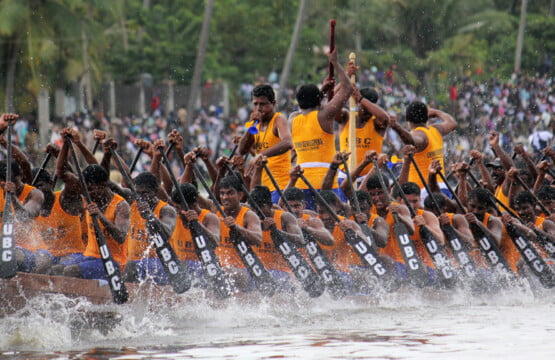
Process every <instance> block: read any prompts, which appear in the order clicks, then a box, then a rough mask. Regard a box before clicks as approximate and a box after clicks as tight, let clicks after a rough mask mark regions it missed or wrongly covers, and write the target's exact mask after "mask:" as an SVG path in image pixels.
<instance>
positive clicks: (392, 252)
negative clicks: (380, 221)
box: [370, 202, 405, 264]
mask: <svg viewBox="0 0 555 360" xmlns="http://www.w3.org/2000/svg"><path fill="white" fill-rule="evenodd" d="M391 203H392V204H396V203H395V202H391ZM370 212H371V213H377V210H376V207H375V206H374V205H372V209H371V210H370ZM384 220H385V222H386V223H387V225H388V226H389V237H388V239H387V244H386V245H385V247H384V248H381V249H380V253H381V254H383V255H387V256H389V257H390V258H392V259H393V260H395V261H397V262H400V263H402V264H404V263H405V260H404V259H403V254H401V249H400V248H399V244H398V243H397V238H396V237H395V231H394V230H393V226H394V225H395V219H394V218H393V214H391V213H390V212H388V213H387V215H386V217H385V218H384Z"/></svg>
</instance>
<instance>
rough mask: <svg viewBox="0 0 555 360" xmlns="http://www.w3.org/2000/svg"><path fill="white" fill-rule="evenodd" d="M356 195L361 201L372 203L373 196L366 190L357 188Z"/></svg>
mask: <svg viewBox="0 0 555 360" xmlns="http://www.w3.org/2000/svg"><path fill="white" fill-rule="evenodd" d="M355 196H356V197H357V200H358V202H359V203H363V202H367V203H368V204H370V205H372V198H371V197H370V194H368V192H366V191H364V190H357V191H355Z"/></svg>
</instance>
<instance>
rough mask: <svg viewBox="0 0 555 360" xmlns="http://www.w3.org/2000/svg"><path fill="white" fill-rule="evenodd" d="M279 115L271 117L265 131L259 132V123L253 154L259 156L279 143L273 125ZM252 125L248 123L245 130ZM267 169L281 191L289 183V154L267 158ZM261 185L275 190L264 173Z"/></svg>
mask: <svg viewBox="0 0 555 360" xmlns="http://www.w3.org/2000/svg"><path fill="white" fill-rule="evenodd" d="M279 115H281V113H279V112H276V113H274V116H273V117H272V120H270V122H269V123H268V126H267V127H266V130H261V129H260V126H261V124H260V123H259V124H258V125H257V126H256V128H257V129H258V134H256V135H254V144H253V148H254V152H255V153H256V154H260V153H261V152H262V151H264V150H267V149H269V148H271V147H273V146H275V145H276V144H277V143H279V142H280V141H281V139H280V138H279V137H277V136H276V135H274V124H275V120H276V118H277V117H278V116H279ZM253 125H254V122H252V121H249V122H247V124H246V127H247V129H248V128H249V127H251V126H253ZM268 168H269V169H270V171H271V172H272V175H273V176H274V178H275V179H276V182H277V183H278V185H279V187H280V188H281V189H283V188H284V187H285V186H286V185H287V183H288V182H289V171H290V170H291V154H290V152H289V151H286V152H285V153H283V154H281V155H276V156H271V157H269V158H268ZM262 185H264V186H267V187H268V188H269V189H270V191H274V190H276V188H275V187H274V184H272V181H271V180H270V177H269V176H268V174H267V173H266V171H262Z"/></svg>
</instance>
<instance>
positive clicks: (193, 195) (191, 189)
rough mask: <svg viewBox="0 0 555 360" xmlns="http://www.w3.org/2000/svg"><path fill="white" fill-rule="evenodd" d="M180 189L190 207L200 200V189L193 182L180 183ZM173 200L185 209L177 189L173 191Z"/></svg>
mask: <svg viewBox="0 0 555 360" xmlns="http://www.w3.org/2000/svg"><path fill="white" fill-rule="evenodd" d="M179 190H181V193H182V194H183V197H184V198H185V201H186V202H187V206H188V207H190V208H191V207H193V206H194V205H195V204H196V203H197V201H198V190H197V188H196V187H195V186H194V185H193V184H189V183H185V184H179ZM171 198H172V202H173V203H175V204H178V205H179V206H181V208H183V209H185V206H183V203H182V202H181V196H179V192H178V191H177V189H174V190H173V191H172V196H171Z"/></svg>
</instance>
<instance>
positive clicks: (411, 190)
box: [392, 182, 420, 198]
mask: <svg viewBox="0 0 555 360" xmlns="http://www.w3.org/2000/svg"><path fill="white" fill-rule="evenodd" d="M401 190H403V194H405V195H420V187H419V186H418V184H416V183H413V182H406V183H404V184H402V185H401ZM392 195H393V197H394V198H400V197H402V194H401V192H400V190H399V188H398V187H397V186H395V187H394V189H393V194H392Z"/></svg>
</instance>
